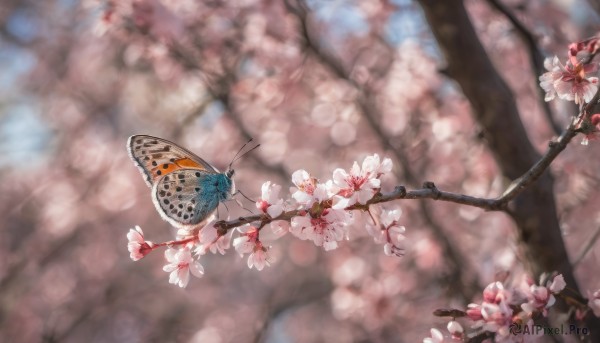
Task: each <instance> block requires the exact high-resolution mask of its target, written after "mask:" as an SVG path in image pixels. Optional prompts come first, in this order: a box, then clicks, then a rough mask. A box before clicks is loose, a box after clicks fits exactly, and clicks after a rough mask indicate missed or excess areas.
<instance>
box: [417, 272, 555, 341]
mask: <svg viewBox="0 0 600 343" xmlns="http://www.w3.org/2000/svg"><path fill="white" fill-rule="evenodd" d="M565 286H566V283H565V280H564V278H563V276H562V275H560V274H558V275H556V276H554V277H553V278H551V279H550V278H548V277H547V276H545V275H544V276H542V280H540V283H539V285H536V284H534V283H533V282H532V281H531V280H526V281H525V282H523V283H520V284H519V285H517V286H514V287H507V286H506V285H505V284H504V283H502V282H500V281H496V282H493V283H491V284H489V285H488V286H487V287H486V288H485V289H484V290H483V300H482V301H481V303H471V304H469V305H468V307H467V309H466V311H460V310H456V311H455V312H453V313H455V314H457V313H458V314H461V315H462V316H464V317H466V318H467V319H469V320H470V321H471V325H470V328H471V330H472V331H473V332H472V335H478V334H482V333H489V334H491V335H494V336H495V341H496V342H522V341H523V340H524V337H522V336H523V335H522V334H521V332H520V331H519V330H520V328H521V327H522V326H526V325H528V326H531V325H533V318H535V317H537V316H540V315H541V316H544V317H546V316H547V315H548V309H549V308H550V307H551V306H552V305H554V303H555V302H556V297H555V296H556V295H557V294H559V293H560V292H561V291H562V290H563V289H564V288H565ZM455 319H456V318H453V319H452V320H451V321H450V322H449V323H448V331H449V332H450V335H451V336H452V338H453V339H463V338H464V336H465V332H464V329H463V327H462V325H461V324H459V323H458V322H457V321H456V320H455ZM440 342H444V335H443V334H442V333H441V331H439V330H437V329H432V330H431V337H427V338H425V339H424V340H423V343H440Z"/></svg>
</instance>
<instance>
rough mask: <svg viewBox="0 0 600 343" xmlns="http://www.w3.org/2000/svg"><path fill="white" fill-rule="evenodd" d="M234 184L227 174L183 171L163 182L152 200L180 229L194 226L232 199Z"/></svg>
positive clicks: (164, 217)
mask: <svg viewBox="0 0 600 343" xmlns="http://www.w3.org/2000/svg"><path fill="white" fill-rule="evenodd" d="M232 189H233V180H231V178H229V177H228V176H226V175H225V174H220V173H212V172H208V171H206V170H199V169H179V170H175V171H173V172H171V173H169V174H167V175H164V176H163V177H162V178H160V179H159V180H158V181H157V182H156V183H154V186H153V188H152V200H153V201H154V205H155V206H156V210H157V211H158V212H159V213H160V215H161V217H163V219H165V220H166V221H167V222H169V223H170V224H171V225H173V226H175V227H178V228H185V227H188V226H194V225H197V224H199V223H201V222H202V221H204V220H205V219H206V218H207V217H208V216H209V215H210V214H211V213H213V212H214V211H215V209H216V208H217V206H219V203H220V202H221V201H225V200H227V199H229V198H230V197H231V192H232Z"/></svg>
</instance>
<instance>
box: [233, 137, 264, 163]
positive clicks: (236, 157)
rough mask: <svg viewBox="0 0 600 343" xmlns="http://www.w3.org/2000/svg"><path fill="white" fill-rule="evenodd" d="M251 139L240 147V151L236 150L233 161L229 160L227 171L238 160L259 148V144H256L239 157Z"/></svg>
mask: <svg viewBox="0 0 600 343" xmlns="http://www.w3.org/2000/svg"><path fill="white" fill-rule="evenodd" d="M252 140H253V139H252V138H250V140H249V141H247V142H246V144H244V145H242V147H241V148H240V150H238V152H237V153H236V154H235V156H233V159H232V160H231V163H229V169H231V166H232V165H233V164H234V163H235V162H236V161H237V160H239V159H240V158H242V157H244V155H246V154H247V153H249V152H251V151H252V150H254V149H256V148H258V147H259V146H260V144H257V145H256V146H254V147H253V148H252V149H250V150H248V151H246V152H244V153H243V154H241V155H240V153H241V152H242V151H243V150H244V148H245V147H246V145H248V144H249V143H250V142H252Z"/></svg>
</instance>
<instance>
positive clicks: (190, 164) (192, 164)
mask: <svg viewBox="0 0 600 343" xmlns="http://www.w3.org/2000/svg"><path fill="white" fill-rule="evenodd" d="M175 164H177V165H178V166H180V167H181V168H194V169H202V170H205V169H206V168H204V166H203V165H201V164H199V163H198V162H196V161H194V160H192V159H189V158H187V157H185V158H180V159H178V160H176V161H175Z"/></svg>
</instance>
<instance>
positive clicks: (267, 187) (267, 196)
mask: <svg viewBox="0 0 600 343" xmlns="http://www.w3.org/2000/svg"><path fill="white" fill-rule="evenodd" d="M280 191H281V186H279V185H276V184H271V181H267V182H265V183H263V185H262V187H261V192H262V193H261V194H262V195H261V198H260V200H258V201H257V202H256V208H258V209H259V210H261V211H262V212H263V213H267V214H268V215H269V216H271V218H277V217H279V215H280V214H281V213H282V212H283V211H284V210H285V208H284V204H283V199H281V198H279V192H280Z"/></svg>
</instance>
